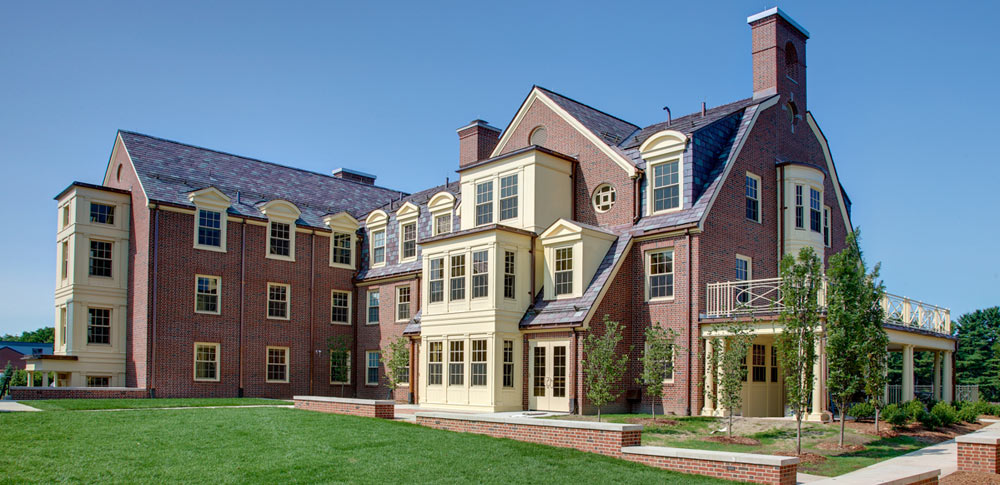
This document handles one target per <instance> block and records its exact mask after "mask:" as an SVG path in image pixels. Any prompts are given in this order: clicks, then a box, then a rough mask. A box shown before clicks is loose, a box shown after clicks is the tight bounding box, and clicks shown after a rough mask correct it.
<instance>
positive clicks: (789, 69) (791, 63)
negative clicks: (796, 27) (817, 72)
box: [785, 42, 799, 81]
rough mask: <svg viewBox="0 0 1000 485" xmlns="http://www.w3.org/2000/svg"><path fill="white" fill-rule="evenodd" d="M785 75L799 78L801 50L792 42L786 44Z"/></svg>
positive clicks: (795, 78) (794, 78)
mask: <svg viewBox="0 0 1000 485" xmlns="http://www.w3.org/2000/svg"><path fill="white" fill-rule="evenodd" d="M785 75H786V76H788V77H790V78H792V79H793V80H796V81H797V80H798V75H799V52H798V50H796V49H795V45H794V44H792V43H791V42H788V43H786V44H785Z"/></svg>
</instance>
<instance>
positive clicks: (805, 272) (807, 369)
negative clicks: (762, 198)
mask: <svg viewBox="0 0 1000 485" xmlns="http://www.w3.org/2000/svg"><path fill="white" fill-rule="evenodd" d="M821 269H822V265H821V263H820V260H819V257H818V256H816V252H815V251H813V249H812V248H811V247H808V246H807V247H804V248H802V250H801V251H799V254H798V257H795V256H792V255H791V254H788V255H785V257H784V258H782V260H781V296H782V300H783V302H784V307H783V308H782V310H781V315H780V317H779V318H780V320H779V321H780V323H781V324H782V325H783V327H784V330H783V331H782V332H781V333H779V334H778V336H777V338H776V343H777V347H778V355H780V356H781V368H782V371H784V373H785V395H786V397H787V401H788V404H789V405H790V406H791V408H792V410H793V411H794V412H795V423H796V428H795V452H796V454H802V415H803V414H805V411H806V410H807V409H808V408H809V402H810V400H811V397H812V390H813V384H814V383H813V378H814V377H815V376H814V375H813V364H814V363H815V361H816V331H817V330H819V300H818V298H817V297H818V295H819V290H820V288H821V287H822V283H823V274H822V272H821Z"/></svg>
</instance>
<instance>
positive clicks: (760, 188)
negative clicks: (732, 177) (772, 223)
mask: <svg viewBox="0 0 1000 485" xmlns="http://www.w3.org/2000/svg"><path fill="white" fill-rule="evenodd" d="M746 176H747V177H749V178H752V179H754V180H755V181H757V199H756V200H757V219H750V218H748V217H746V207H744V208H743V216H744V218H746V219H747V220H750V221H753V222H756V223H757V224H762V221H763V220H764V210H763V209H764V204H763V203H762V202H761V201H762V200H763V197H761V193H762V192H763V188H764V186H763V184H762V182H761V180H760V176H759V175H757V174H755V173H753V172H751V171H749V170H747V173H746ZM746 190H747V188H746V179H744V181H743V199H744V202H745V201H746V198H747V197H746Z"/></svg>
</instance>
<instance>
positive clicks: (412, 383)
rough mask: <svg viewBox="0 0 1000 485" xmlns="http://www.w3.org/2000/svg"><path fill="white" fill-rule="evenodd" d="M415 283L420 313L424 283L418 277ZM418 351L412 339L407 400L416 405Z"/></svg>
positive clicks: (415, 299) (415, 341)
mask: <svg viewBox="0 0 1000 485" xmlns="http://www.w3.org/2000/svg"><path fill="white" fill-rule="evenodd" d="M414 282H415V286H416V290H415V291H414V293H415V294H416V298H414V299H413V301H414V302H415V303H416V305H415V306H416V307H417V311H418V312H419V311H420V309H421V308H420V306H419V305H420V301H421V300H420V287H421V283H422V281H421V277H420V276H417V278H416V279H415V280H414ZM410 314H411V315H414V314H416V313H415V312H410ZM410 319H411V320H412V319H413V317H410ZM416 350H417V340H416V339H415V338H413V337H410V395H409V396H408V399H407V400H408V401H409V402H410V404H414V403H416V401H417V393H416V388H417V387H416V385H417V368H416V367H414V364H416V363H417V355H416Z"/></svg>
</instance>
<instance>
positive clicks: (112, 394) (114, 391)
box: [10, 386, 149, 401]
mask: <svg viewBox="0 0 1000 485" xmlns="http://www.w3.org/2000/svg"><path fill="white" fill-rule="evenodd" d="M10 397H11V399H13V400H15V401H27V400H32V399H144V398H148V397H149V391H148V390H147V389H143V388H141V387H25V386H18V387H11V388H10Z"/></svg>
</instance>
